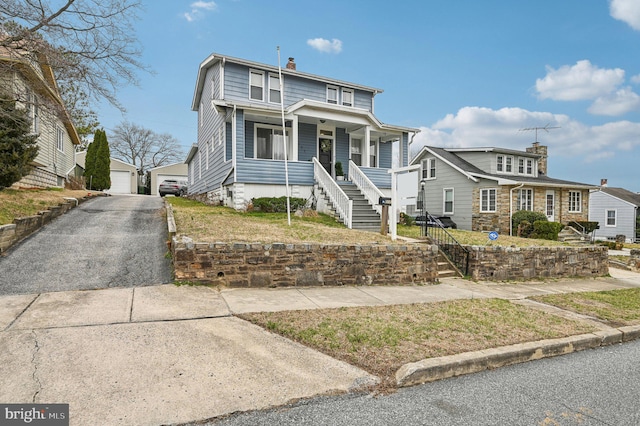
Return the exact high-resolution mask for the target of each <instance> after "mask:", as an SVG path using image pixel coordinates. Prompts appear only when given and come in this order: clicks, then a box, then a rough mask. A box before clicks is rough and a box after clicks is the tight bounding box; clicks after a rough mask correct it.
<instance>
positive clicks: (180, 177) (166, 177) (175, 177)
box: [155, 174, 187, 195]
mask: <svg viewBox="0 0 640 426" xmlns="http://www.w3.org/2000/svg"><path fill="white" fill-rule="evenodd" d="M163 180H177V181H181V180H184V181H186V180H187V177H186V176H183V175H161V174H159V175H158V179H157V180H156V193H155V195H160V193H159V192H158V188H160V184H161V183H162V181H163Z"/></svg>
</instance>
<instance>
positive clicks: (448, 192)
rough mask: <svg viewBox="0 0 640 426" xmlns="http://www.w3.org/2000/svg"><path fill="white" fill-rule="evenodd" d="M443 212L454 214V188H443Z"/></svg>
mask: <svg viewBox="0 0 640 426" xmlns="http://www.w3.org/2000/svg"><path fill="white" fill-rule="evenodd" d="M442 192H443V194H442V202H443V204H444V205H443V209H442V212H443V214H453V188H445V189H443V190H442Z"/></svg>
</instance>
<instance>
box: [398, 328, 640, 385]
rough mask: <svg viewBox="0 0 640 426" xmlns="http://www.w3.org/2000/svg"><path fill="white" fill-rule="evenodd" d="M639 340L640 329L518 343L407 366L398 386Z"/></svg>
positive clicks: (616, 330)
mask: <svg viewBox="0 0 640 426" xmlns="http://www.w3.org/2000/svg"><path fill="white" fill-rule="evenodd" d="M638 338H640V326H638V325H633V326H628V327H620V328H618V329H616V328H612V329H610V330H600V331H596V332H594V333H589V334H581V335H578V336H570V337H564V338H561V339H548V340H541V341H538V342H527V343H519V344H516V345H510V346H504V347H501V348H493V349H484V350H479V351H474V352H466V353H462V354H457V355H450V356H443V357H439V358H429V359H424V360H422V361H418V362H412V363H409V364H405V365H403V366H402V367H400V369H399V370H398V371H397V372H396V384H397V385H398V387H407V386H414V385H419V384H422V383H428V382H433V381H436V380H441V379H446V378H449V377H456V376H461V375H464V374H471V373H477V372H480V371H483V370H488V369H493V368H498V367H504V366H507V365H512V364H519V363H522V362H527V361H533V360H536V359H542V358H549V357H552V356H557V355H565V354H569V353H572V352H576V351H581V350H584V349H594V348H597V347H600V346H608V345H612V344H616V343H622V342H628V341H630V340H634V339H638Z"/></svg>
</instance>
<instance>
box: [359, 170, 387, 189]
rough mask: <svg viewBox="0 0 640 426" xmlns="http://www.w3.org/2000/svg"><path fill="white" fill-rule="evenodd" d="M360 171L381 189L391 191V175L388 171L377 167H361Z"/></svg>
mask: <svg viewBox="0 0 640 426" xmlns="http://www.w3.org/2000/svg"><path fill="white" fill-rule="evenodd" d="M360 170H362V172H363V173H364V174H365V175H366V176H367V177H368V178H369V180H371V182H373V184H374V185H375V186H377V187H378V188H380V189H391V174H390V173H388V172H387V169H379V168H377V167H360Z"/></svg>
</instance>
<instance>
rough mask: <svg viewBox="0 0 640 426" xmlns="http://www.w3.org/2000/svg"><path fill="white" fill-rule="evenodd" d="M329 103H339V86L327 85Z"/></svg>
mask: <svg viewBox="0 0 640 426" xmlns="http://www.w3.org/2000/svg"><path fill="white" fill-rule="evenodd" d="M327 103H329V104H337V103H338V88H337V87H335V86H327Z"/></svg>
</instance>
